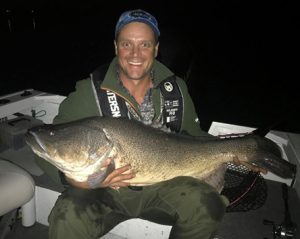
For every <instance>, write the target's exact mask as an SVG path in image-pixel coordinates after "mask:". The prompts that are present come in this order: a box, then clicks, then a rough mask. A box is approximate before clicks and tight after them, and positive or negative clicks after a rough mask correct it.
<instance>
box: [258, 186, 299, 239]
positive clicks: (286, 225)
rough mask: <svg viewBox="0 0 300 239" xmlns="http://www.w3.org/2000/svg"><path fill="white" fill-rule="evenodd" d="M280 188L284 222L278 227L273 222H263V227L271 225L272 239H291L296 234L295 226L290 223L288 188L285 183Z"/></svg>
mask: <svg viewBox="0 0 300 239" xmlns="http://www.w3.org/2000/svg"><path fill="white" fill-rule="evenodd" d="M281 186H282V198H283V201H284V209H285V213H284V214H285V215H284V221H283V223H282V224H280V225H277V226H276V225H275V223H274V222H273V221H269V220H264V221H263V223H264V225H271V226H272V227H273V239H276V238H279V239H293V238H294V235H295V233H296V228H297V227H296V224H295V223H293V222H292V220H291V215H290V212H289V206H288V187H287V185H286V184H285V183H282V184H281ZM265 239H266V238H265Z"/></svg>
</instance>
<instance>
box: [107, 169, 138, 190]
mask: <svg viewBox="0 0 300 239" xmlns="http://www.w3.org/2000/svg"><path fill="white" fill-rule="evenodd" d="M130 168H131V167H130V165H126V166H123V167H121V168H118V169H115V170H114V171H113V172H111V173H110V174H109V175H108V176H107V177H106V178H105V180H104V181H103V182H102V184H101V186H102V187H114V186H116V187H122V186H123V187H125V186H129V183H127V182H124V181H126V180H128V179H131V178H133V177H134V176H135V175H134V173H132V172H130Z"/></svg>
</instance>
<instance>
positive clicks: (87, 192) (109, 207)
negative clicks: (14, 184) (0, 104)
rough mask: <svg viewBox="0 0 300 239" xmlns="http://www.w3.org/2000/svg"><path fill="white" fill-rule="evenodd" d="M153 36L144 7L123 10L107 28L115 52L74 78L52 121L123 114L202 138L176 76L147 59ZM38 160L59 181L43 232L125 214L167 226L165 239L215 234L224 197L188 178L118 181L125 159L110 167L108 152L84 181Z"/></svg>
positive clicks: (83, 227)
mask: <svg viewBox="0 0 300 239" xmlns="http://www.w3.org/2000/svg"><path fill="white" fill-rule="evenodd" d="M159 36H160V31H159V28H158V23H157V20H156V19H155V18H154V17H153V16H152V15H151V14H149V13H148V12H145V11H143V10H140V9H137V10H132V11H126V12H124V13H123V14H122V15H121V16H120V18H119V20H118V22H117V24H116V28H115V41H114V45H115V53H116V57H115V58H114V59H113V60H112V62H111V63H110V64H108V65H105V66H100V67H99V68H97V69H96V70H95V71H94V72H93V73H92V74H91V75H90V77H89V78H88V79H84V80H82V81H79V82H77V85H76V91H75V92H72V93H71V94H70V95H69V96H68V97H67V98H66V99H65V100H64V101H63V102H62V104H61V105H60V108H59V114H58V115H57V116H56V118H55V120H54V123H63V122H69V121H73V120H77V119H80V118H85V117H90V116H105V117H126V118H129V119H131V120H137V121H141V122H143V123H144V124H147V125H153V126H155V127H158V128H161V129H162V130H166V129H168V130H169V131H173V132H175V133H187V134H191V135H195V136H199V135H206V136H207V137H209V136H208V135H207V133H205V132H203V131H201V129H200V125H199V121H198V117H197V115H196V112H195V108H194V104H193V102H192V100H191V97H190V95H189V93H188V89H187V86H186V84H185V83H184V81H183V80H182V79H180V78H178V77H177V76H175V75H174V73H172V72H171V71H170V70H169V69H168V68H167V67H166V66H164V65H163V64H162V63H160V62H159V61H157V60H156V59H155V58H156V56H157V53H158V49H159V41H158V40H159ZM144 147H147V145H144ZM132 153H134V152H132ZM38 162H39V164H40V166H41V167H42V168H43V169H44V170H45V171H46V172H48V173H49V175H52V177H53V179H54V180H56V181H57V182H58V183H63V184H65V185H66V190H65V192H63V193H62V195H61V196H60V197H59V198H58V200H57V202H56V204H55V207H54V208H53V210H52V212H51V214H50V216H49V237H50V238H51V239H65V238H72V239H77V238H78V239H79V238H81V239H92V238H99V237H100V236H102V235H104V234H106V233H107V232H109V231H110V230H111V229H112V228H113V227H115V226H116V225H117V224H118V223H120V222H122V221H124V220H126V219H130V218H142V219H146V220H150V221H153V222H156V223H162V224H169V225H172V226H173V227H172V230H171V234H170V238H178V239H179V238H186V239H188V238H190V239H195V238H202V239H208V238H213V237H214V235H215V234H216V231H217V228H218V225H219V224H220V222H221V219H222V217H223V215H224V213H225V207H226V203H227V200H226V198H224V197H223V196H220V195H219V194H218V193H217V192H216V190H215V189H214V188H212V187H211V186H209V185H208V184H206V183H204V182H202V181H199V180H197V179H194V178H190V177H178V178H174V179H172V180H168V181H165V182H162V183H157V184H154V185H151V186H144V187H134V186H131V185H129V183H128V182H126V180H127V179H131V178H133V177H134V176H135V175H134V172H132V171H131V170H130V165H127V166H124V167H121V168H114V164H113V163H111V162H113V159H110V158H108V159H107V160H106V161H105V162H106V163H105V165H102V167H111V170H110V173H108V175H102V174H101V172H99V173H98V174H95V175H92V176H91V177H90V178H88V180H87V181H86V182H76V181H74V180H72V179H69V178H66V176H65V175H63V174H62V173H61V172H58V171H57V169H56V168H54V167H53V166H51V165H49V164H47V163H46V162H45V161H44V160H43V159H38ZM116 189H118V190H116Z"/></svg>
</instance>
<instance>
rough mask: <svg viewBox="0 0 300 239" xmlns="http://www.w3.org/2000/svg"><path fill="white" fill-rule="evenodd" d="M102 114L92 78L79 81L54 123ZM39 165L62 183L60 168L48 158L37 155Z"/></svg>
mask: <svg viewBox="0 0 300 239" xmlns="http://www.w3.org/2000/svg"><path fill="white" fill-rule="evenodd" d="M97 115H100V110H99V108H98V104H97V99H96V98H95V93H94V86H93V84H92V81H91V80H90V79H85V80H81V81H78V82H77V83H76V89H75V91H74V92H72V93H70V94H69V95H68V96H67V98H66V99H64V100H63V102H62V103H61V104H60V106H59V110H58V115H57V116H56V117H55V118H54V120H53V123H54V124H59V123H64V122H69V121H73V120H76V119H80V118H85V117H90V116H97ZM35 161H36V163H37V165H38V166H39V167H40V168H41V169H42V170H43V171H44V172H45V173H46V174H47V175H48V176H49V177H50V178H51V179H52V180H53V181H54V182H55V183H56V184H58V185H61V184H62V181H61V175H60V172H59V170H58V169H57V168H56V167H54V166H53V165H52V164H50V163H49V162H47V161H46V160H44V159H42V158H40V157H38V156H35Z"/></svg>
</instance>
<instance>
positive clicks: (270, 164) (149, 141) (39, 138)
mask: <svg viewBox="0 0 300 239" xmlns="http://www.w3.org/2000/svg"><path fill="white" fill-rule="evenodd" d="M26 142H27V143H28V145H29V146H31V148H32V150H33V151H34V153H36V154H37V155H39V156H40V157H42V158H44V159H45V160H47V161H49V162H50V163H51V164H53V165H54V166H56V167H57V168H58V169H59V170H60V171H62V172H63V173H65V175H66V176H67V177H70V178H72V179H74V180H76V181H79V182H84V181H87V180H88V179H89V177H93V178H98V179H99V181H101V180H103V179H104V178H105V177H106V175H108V174H109V173H110V172H111V171H112V170H113V169H114V168H119V167H121V166H123V165H125V164H130V165H131V168H132V170H133V171H134V172H135V177H134V178H133V179H130V180H129V182H130V183H131V184H132V185H144V186H145V185H150V184H154V183H157V182H160V181H164V180H168V179H171V178H174V177H177V176H191V177H195V178H199V179H202V180H206V179H208V178H210V179H212V178H213V177H214V175H216V172H217V171H218V170H219V171H220V168H222V165H224V164H225V163H227V162H231V161H234V160H235V161H236V160H238V161H240V162H248V163H249V164H254V165H256V166H259V167H261V168H265V169H266V170H268V171H271V172H273V173H275V174H277V175H278V176H280V177H283V178H292V177H294V174H295V166H294V165H293V164H290V163H289V162H287V161H286V160H284V159H282V158H281V151H280V150H279V148H278V146H277V145H276V144H275V143H274V142H273V141H271V140H269V139H267V138H264V137H260V136H257V135H248V136H245V137H240V138H232V139H218V138H212V137H211V138H210V137H192V136H187V135H181V134H174V133H167V132H164V131H161V130H159V129H155V128H153V127H150V126H146V125H144V124H142V123H140V122H137V121H134V120H128V119H124V118H106V117H91V118H85V119H81V120H77V121H73V122H70V123H64V124H57V125H51V124H50V125H44V126H39V127H35V128H32V129H30V130H29V131H28V132H27V134H26ZM212 184H213V183H212ZM213 186H216V185H213Z"/></svg>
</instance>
